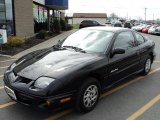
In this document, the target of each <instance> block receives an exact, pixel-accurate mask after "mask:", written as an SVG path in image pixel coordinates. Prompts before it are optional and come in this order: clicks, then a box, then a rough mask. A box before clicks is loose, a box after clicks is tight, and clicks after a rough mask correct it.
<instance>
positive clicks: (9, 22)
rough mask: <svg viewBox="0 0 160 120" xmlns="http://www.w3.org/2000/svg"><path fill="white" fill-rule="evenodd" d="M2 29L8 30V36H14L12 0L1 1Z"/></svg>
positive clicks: (0, 20)
mask: <svg viewBox="0 0 160 120" xmlns="http://www.w3.org/2000/svg"><path fill="white" fill-rule="evenodd" d="M0 16H1V17H0V29H6V30H7V35H8V36H12V35H14V23H13V7H12V0H0Z"/></svg>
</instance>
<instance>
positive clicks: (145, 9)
mask: <svg viewBox="0 0 160 120" xmlns="http://www.w3.org/2000/svg"><path fill="white" fill-rule="evenodd" d="M144 11H145V13H144V14H145V23H146V14H147V8H144Z"/></svg>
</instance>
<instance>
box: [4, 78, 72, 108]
mask: <svg viewBox="0 0 160 120" xmlns="http://www.w3.org/2000/svg"><path fill="white" fill-rule="evenodd" d="M4 86H5V91H6V93H7V94H8V96H9V97H10V98H11V99H12V100H14V101H16V102H18V103H21V104H23V105H27V106H38V107H41V108H44V107H50V106H52V107H57V106H60V105H64V104H68V103H70V102H71V101H73V99H74V95H75V91H72V92H68V93H64V94H60V95H55V96H47V97H44V96H38V95H34V94H30V93H27V92H26V91H22V90H20V89H17V88H14V87H13V86H11V85H10V83H9V82H8V80H7V77H6V76H4ZM6 88H9V89H10V90H11V91H13V93H14V95H15V97H13V96H11V95H10V94H9V93H8V90H7V89H6ZM66 98H70V99H68V101H65V102H61V101H62V100H63V99H66Z"/></svg>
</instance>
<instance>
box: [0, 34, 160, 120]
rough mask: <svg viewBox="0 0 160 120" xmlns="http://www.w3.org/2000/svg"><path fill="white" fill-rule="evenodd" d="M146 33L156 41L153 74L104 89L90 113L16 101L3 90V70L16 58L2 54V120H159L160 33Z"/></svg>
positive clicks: (0, 69)
mask: <svg viewBox="0 0 160 120" xmlns="http://www.w3.org/2000/svg"><path fill="white" fill-rule="evenodd" d="M144 35H145V36H148V37H150V38H151V39H153V40H154V41H155V43H156V53H157V58H156V61H155V62H154V63H153V65H152V71H151V72H150V74H149V75H147V76H140V75H136V76H133V77H131V78H128V79H127V80H125V81H124V82H123V83H121V84H120V85H118V86H116V87H114V88H113V89H111V90H109V91H107V92H105V93H104V94H102V96H101V99H100V101H99V104H98V105H97V107H96V108H95V109H94V110H93V111H92V112H90V113H87V114H80V113H77V112H75V111H74V110H72V108H67V109H66V108H62V109H61V108H59V109H54V108H53V109H39V108H33V107H27V106H24V105H20V104H18V103H15V102H13V101H12V100H10V98H9V97H8V96H7V94H6V93H5V91H4V89H3V73H4V71H5V70H6V68H7V67H8V66H9V65H10V64H11V63H12V62H14V61H15V59H12V58H9V57H0V120H22V119H23V120H55V119H60V120H135V119H136V120H160V115H159V113H160V87H159V86H160V48H159V47H160V36H153V35H148V34H144Z"/></svg>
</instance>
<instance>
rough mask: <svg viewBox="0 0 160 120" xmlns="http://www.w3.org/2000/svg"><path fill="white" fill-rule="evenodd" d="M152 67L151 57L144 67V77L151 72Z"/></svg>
mask: <svg viewBox="0 0 160 120" xmlns="http://www.w3.org/2000/svg"><path fill="white" fill-rule="evenodd" d="M151 65H152V59H151V56H149V57H147V59H146V61H145V64H144V67H143V71H142V75H147V74H148V73H149V72H150V70H151Z"/></svg>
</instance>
